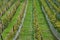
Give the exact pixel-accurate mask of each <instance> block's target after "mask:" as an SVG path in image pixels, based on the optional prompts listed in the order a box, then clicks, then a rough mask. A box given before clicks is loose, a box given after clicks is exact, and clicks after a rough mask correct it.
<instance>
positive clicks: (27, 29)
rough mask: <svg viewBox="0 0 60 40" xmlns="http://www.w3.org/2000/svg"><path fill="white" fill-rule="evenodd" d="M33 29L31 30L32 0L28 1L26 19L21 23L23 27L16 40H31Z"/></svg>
mask: <svg viewBox="0 0 60 40" xmlns="http://www.w3.org/2000/svg"><path fill="white" fill-rule="evenodd" d="M32 35H33V28H32V0H30V1H28V7H27V12H26V17H25V20H24V23H23V27H22V29H21V32H20V36H19V38H18V40H32V39H33V38H32Z"/></svg>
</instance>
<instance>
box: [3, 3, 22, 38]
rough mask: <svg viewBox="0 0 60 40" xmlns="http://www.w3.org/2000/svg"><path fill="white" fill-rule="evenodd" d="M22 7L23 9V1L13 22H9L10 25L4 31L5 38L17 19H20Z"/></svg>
mask: <svg viewBox="0 0 60 40" xmlns="http://www.w3.org/2000/svg"><path fill="white" fill-rule="evenodd" d="M21 9H22V3H21V4H20V6H19V7H18V9H17V11H16V13H15V15H14V17H13V18H12V20H11V22H10V23H9V24H8V27H7V28H6V29H5V30H4V32H3V33H2V36H3V38H5V37H6V36H7V34H8V33H9V32H10V31H11V30H12V28H13V25H14V24H15V23H16V22H17V19H18V16H19V14H20V11H21Z"/></svg>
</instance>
